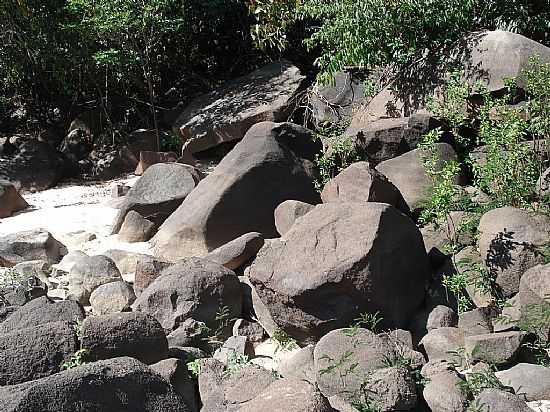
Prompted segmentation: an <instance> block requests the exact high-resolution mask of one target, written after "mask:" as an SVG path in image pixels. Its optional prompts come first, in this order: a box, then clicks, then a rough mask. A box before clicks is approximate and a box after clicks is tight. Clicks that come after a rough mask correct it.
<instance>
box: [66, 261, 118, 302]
mask: <svg viewBox="0 0 550 412" xmlns="http://www.w3.org/2000/svg"><path fill="white" fill-rule="evenodd" d="M120 280H122V277H121V275H120V271H119V270H118V268H117V267H116V265H115V262H113V260H112V259H110V258H108V257H107V256H103V255H97V256H81V257H80V258H79V259H78V260H77V261H76V263H75V264H74V265H73V266H72V268H71V270H70V272H69V295H68V297H69V298H70V299H72V300H76V301H77V302H79V303H81V304H83V305H87V304H88V303H89V302H90V295H91V294H92V292H93V291H94V290H96V289H97V288H98V287H99V286H101V285H105V284H107V283H110V282H116V281H120Z"/></svg>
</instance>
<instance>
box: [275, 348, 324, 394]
mask: <svg viewBox="0 0 550 412" xmlns="http://www.w3.org/2000/svg"><path fill="white" fill-rule="evenodd" d="M314 350H315V346H314V345H308V346H306V347H305V348H302V349H300V350H299V351H297V352H296V353H295V354H294V355H292V356H291V357H290V358H283V359H282V360H281V362H280V363H279V368H278V372H279V373H280V374H281V375H282V376H283V377H285V378H291V379H296V380H304V381H306V382H309V383H311V384H312V385H315V384H316V383H317V374H316V370H315V360H314V355H313V353H314Z"/></svg>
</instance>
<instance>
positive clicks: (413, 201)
mask: <svg viewBox="0 0 550 412" xmlns="http://www.w3.org/2000/svg"><path fill="white" fill-rule="evenodd" d="M435 150H436V154H437V157H438V162H437V165H436V170H441V169H442V168H443V166H444V164H445V162H448V161H452V160H457V155H456V153H455V151H454V149H453V148H452V146H451V145H449V144H447V143H436V144H435ZM423 156H425V154H424V152H423V151H422V149H415V150H411V151H410V152H407V153H405V154H403V155H401V156H398V157H395V158H393V159H390V160H385V161H383V162H382V163H380V164H379V165H378V166H377V167H376V170H378V171H379V172H380V173H382V174H383V175H384V176H386V177H387V178H388V179H389V181H390V182H391V183H393V184H394V185H395V186H396V187H397V189H399V191H400V192H401V194H402V195H403V198H404V199H405V202H406V203H407V205H408V207H409V209H410V210H411V211H412V212H417V211H418V210H420V209H421V208H422V207H423V206H424V204H425V203H426V201H427V200H428V199H429V197H430V189H431V188H432V186H433V181H432V179H430V177H429V176H428V174H427V173H426V169H425V167H424V164H423ZM455 183H459V176H456V177H455Z"/></svg>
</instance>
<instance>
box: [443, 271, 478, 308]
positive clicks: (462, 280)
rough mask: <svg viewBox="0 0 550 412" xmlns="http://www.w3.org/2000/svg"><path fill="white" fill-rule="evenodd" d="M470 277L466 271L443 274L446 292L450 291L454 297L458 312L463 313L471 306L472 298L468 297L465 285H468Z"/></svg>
mask: <svg viewBox="0 0 550 412" xmlns="http://www.w3.org/2000/svg"><path fill="white" fill-rule="evenodd" d="M469 282H470V279H469V277H468V275H467V274H466V273H460V272H457V273H453V274H450V275H444V276H443V286H445V290H446V291H447V293H449V292H450V293H452V294H453V296H455V297H456V300H457V303H458V312H459V313H463V312H466V311H468V310H470V309H471V308H472V305H473V303H472V300H471V299H470V298H469V297H468V293H467V292H466V287H467V286H468V285H469Z"/></svg>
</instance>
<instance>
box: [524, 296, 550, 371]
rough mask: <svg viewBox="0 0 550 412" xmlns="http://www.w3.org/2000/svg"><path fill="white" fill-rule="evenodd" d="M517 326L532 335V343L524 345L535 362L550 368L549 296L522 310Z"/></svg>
mask: <svg viewBox="0 0 550 412" xmlns="http://www.w3.org/2000/svg"><path fill="white" fill-rule="evenodd" d="M517 326H518V327H519V329H520V330H522V331H525V332H527V333H530V334H532V335H533V339H534V341H532V342H529V343H526V344H525V345H526V346H527V347H528V348H529V349H530V350H531V351H532V352H533V353H534V355H535V357H536V358H537V362H538V363H539V364H541V365H544V366H550V341H549V337H550V296H549V297H547V298H546V299H545V300H544V301H543V302H541V303H537V304H531V305H528V306H527V307H525V308H522V313H521V318H520V320H519V321H518V323H517Z"/></svg>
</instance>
